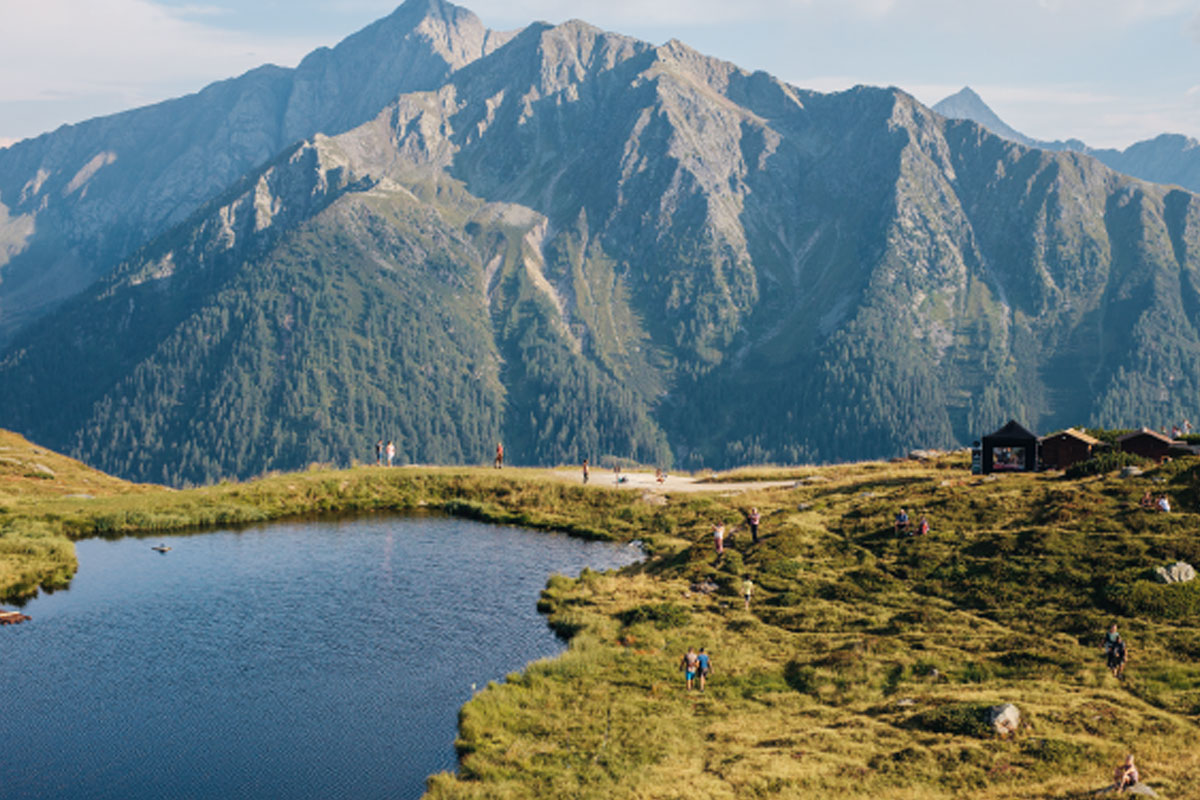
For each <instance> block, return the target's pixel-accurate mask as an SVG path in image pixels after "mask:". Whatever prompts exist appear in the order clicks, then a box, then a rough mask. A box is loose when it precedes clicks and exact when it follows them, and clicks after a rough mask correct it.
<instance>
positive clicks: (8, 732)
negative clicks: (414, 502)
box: [0, 517, 639, 800]
mask: <svg viewBox="0 0 1200 800" xmlns="http://www.w3.org/2000/svg"><path fill="white" fill-rule="evenodd" d="M159 541H160V540H159V539H153V540H149V539H120V540H115V541H104V540H88V541H83V542H80V543H79V544H78V546H77V547H78V554H79V574H78V575H77V576H76V577H75V579H74V581H73V582H72V584H71V588H70V590H69V591H62V592H56V593H55V594H52V595H46V596H42V597H40V598H38V599H36V600H34V601H33V602H31V603H29V604H28V605H27V606H26V607H25V609H24V612H25V613H27V614H30V615H31V616H32V617H33V621H32V622H26V623H24V624H22V625H16V626H8V627H5V628H0V664H3V673H2V676H0V680H2V681H3V685H2V687H0V797H3V798H25V797H28V798H113V799H114V800H117V799H118V798H119V799H120V800H136V799H137V798H276V797H278V798H285V797H286V798H333V797H355V798H409V797H418V796H420V794H421V793H422V792H423V790H424V782H425V778H426V776H428V775H429V774H431V773H433V772H437V771H440V770H451V769H454V768H455V766H456V759H455V754H454V746H453V743H454V737H455V734H456V730H457V728H456V726H457V713H458V709H459V707H460V706H461V705H462V704H463V703H464V702H466V701H467V700H468V699H470V697H471V685H472V684H473V683H474V684H477V685H478V686H479V687H480V688H482V687H483V686H484V685H485V684H486V683H487V682H488V681H489V680H500V679H503V677H504V676H505V675H506V674H507V673H509V672H512V671H514V670H518V669H520V668H521V667H522V666H524V665H525V664H526V663H528V662H529V661H531V660H533V659H536V658H541V657H544V656H549V655H553V654H555V653H558V652H560V651H561V650H562V647H563V645H562V643H561V642H559V641H558V640H557V639H556V638H555V636H554V635H553V634H552V633H551V632H550V631H549V629H548V628H547V627H546V622H545V619H544V618H543V617H542V616H540V615H539V614H538V613H537V611H536V608H535V604H536V602H537V596H538V592H539V591H540V590H541V589H542V588H543V587H544V586H545V583H546V578H547V577H548V576H549V575H550V574H551V573H552V572H560V573H563V574H569V575H576V574H578V572H579V571H580V570H581V569H582V568H583V567H585V566H589V567H592V568H593V569H607V568H610V567H615V566H621V565H624V564H627V563H630V562H632V561H634V560H636V559H637V558H638V557H639V553H638V552H637V550H636V549H635V548H633V547H630V546H628V545H612V544H604V543H596V542H584V541H580V540H576V539H571V538H568V537H566V536H562V535H555V534H547V533H539V532H532V531H526V530H521V529H516V528H505V527H499V526H490V525H483V524H479V523H473V522H468V521H462V520H454V519H444V518H436V517H434V518H425V517H416V518H394V517H386V518H378V517H375V518H368V519H356V520H351V521H337V522H304V523H295V524H274V525H270V526H263V527H258V528H250V529H242V530H238V531H222V532H216V533H205V534H199V535H191V536H174V537H166V538H163V539H161V541H163V542H165V543H166V544H168V545H170V546H171V548H172V550H171V552H169V553H166V554H159V553H156V552H153V551H152V550H151V549H150V547H151V545H156V544H158V543H159Z"/></svg>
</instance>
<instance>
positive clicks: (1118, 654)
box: [1108, 634, 1129, 680]
mask: <svg viewBox="0 0 1200 800" xmlns="http://www.w3.org/2000/svg"><path fill="white" fill-rule="evenodd" d="M1128 660H1129V652H1128V651H1127V650H1126V649H1125V640H1124V639H1122V638H1121V635H1120V634H1117V640H1116V641H1115V642H1113V646H1112V647H1111V648H1109V651H1108V668H1109V669H1111V670H1112V674H1113V677H1114V678H1116V679H1118V680H1120V679H1121V678H1123V677H1125V662H1126V661H1128Z"/></svg>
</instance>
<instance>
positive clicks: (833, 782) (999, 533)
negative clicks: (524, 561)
mask: <svg viewBox="0 0 1200 800" xmlns="http://www.w3.org/2000/svg"><path fill="white" fill-rule="evenodd" d="M965 467H966V464H965V461H964V460H962V459H954V458H951V459H946V460H942V461H940V462H937V463H934V464H929V465H920V464H914V463H906V464H894V465H893V464H887V465H884V464H860V465H851V466H844V467H831V468H825V469H820V470H804V471H797V472H796V473H795V474H796V475H800V476H806V477H802V478H801V483H800V485H798V486H797V487H796V488H794V489H788V490H782V491H772V492H767V493H760V494H755V495H743V496H737V497H734V498H717V497H702V498H679V499H678V501H677V500H676V498H671V500H670V503H669V505H668V506H667V507H666V508H664V509H662V515H663V517H664V518H669V519H670V520H671V523H670V524H668V525H664V526H663V527H664V528H667V529H669V530H671V531H672V533H674V534H675V535H677V536H681V537H683V538H685V539H687V540H689V544H688V546H687V547H685V548H684V549H683V550H681V551H679V552H678V553H672V554H669V555H664V556H662V557H659V558H654V559H651V560H649V561H648V562H646V563H645V564H644V565H641V566H640V567H636V568H633V569H629V570H626V571H625V573H623V574H621V575H619V576H614V575H595V574H585V575H584V576H582V577H581V578H580V579H578V580H570V579H567V578H561V577H559V578H555V579H553V580H552V581H551V583H550V584H549V586H548V588H547V590H546V591H545V593H544V595H543V597H542V600H541V606H542V608H543V610H545V611H547V612H549V613H550V620H551V622H552V624H553V625H555V626H556V627H558V628H559V629H560V630H562V631H564V632H565V633H566V634H574V636H573V638H572V640H571V647H570V650H569V651H568V653H567V654H566V655H564V656H563V657H562V658H559V659H556V660H553V661H549V662H545V663H539V664H536V665H534V666H532V667H531V668H530V669H529V670H528V671H527V672H526V673H524V674H522V675H510V676H509V678H508V681H507V682H505V683H503V684H496V685H492V686H489V687H488V689H487V690H486V691H483V692H481V693H480V694H479V695H478V696H477V697H476V698H475V699H474V700H473V701H471V702H470V703H468V704H467V706H466V707H465V708H464V710H463V712H462V715H461V738H460V741H459V748H460V752H461V753H462V755H463V764H462V769H461V770H460V773H459V775H457V776H454V775H449V774H443V775H438V776H435V777H434V778H433V779H432V780H431V782H430V794H431V796H432V797H434V798H450V797H455V798H457V797H493V798H494V797H596V798H600V797H638V798H650V797H664V798H666V797H706V798H707V797H717V798H720V797H727V798H745V797H797V798H799V797H862V798H868V797H869V798H956V797H979V798H1024V797H1059V798H1068V797H1079V798H1082V797H1085V796H1090V794H1091V792H1092V791H1094V790H1096V789H1099V788H1101V787H1103V786H1104V785H1105V784H1106V783H1107V782H1108V781H1109V780H1110V776H1111V770H1112V767H1113V766H1114V765H1115V764H1116V763H1117V761H1118V760H1119V758H1121V757H1122V756H1123V755H1124V753H1125V752H1134V753H1136V754H1137V755H1138V756H1139V763H1140V764H1141V765H1142V770H1143V774H1144V775H1145V777H1146V778H1148V779H1149V782H1150V783H1151V785H1153V786H1154V787H1156V789H1157V790H1158V791H1159V793H1160V794H1161V795H1163V796H1167V797H1200V782H1198V781H1197V779H1196V774H1197V769H1198V768H1200V747H1197V746H1196V742H1197V734H1198V733H1200V727H1198V725H1197V723H1198V721H1200V665H1198V664H1197V658H1200V615H1198V614H1197V608H1198V607H1197V600H1198V599H1200V591H1198V588H1200V587H1197V586H1196V585H1195V583H1193V584H1187V585H1182V586H1169V587H1168V586H1160V585H1158V584H1155V583H1153V582H1152V581H1151V580H1150V579H1149V574H1148V573H1149V571H1150V569H1151V568H1152V567H1153V566H1156V565H1159V564H1165V563H1170V562H1173V561H1175V560H1176V559H1180V558H1182V559H1185V560H1188V561H1190V562H1191V563H1193V564H1196V563H1198V562H1200V537H1198V536H1197V535H1196V528H1197V521H1198V519H1197V516H1196V515H1195V514H1194V513H1192V509H1194V508H1195V507H1196V506H1195V501H1196V486H1197V482H1196V472H1197V468H1196V467H1195V465H1194V463H1188V462H1177V463H1175V464H1172V465H1168V466H1165V467H1162V468H1159V469H1157V470H1155V471H1153V472H1151V473H1148V475H1147V476H1146V477H1143V478H1135V479H1120V478H1118V477H1116V476H1115V475H1110V476H1107V477H1101V478H1098V479H1089V480H1085V481H1067V480H1064V479H1062V478H1061V477H1059V476H1055V475H1045V476H1037V477H1028V476H1007V477H1004V478H998V479H995V480H992V479H984V478H980V477H971V476H969V475H968V474H967V472H966V469H965ZM785 472H786V471H779V470H772V471H771V475H772V477H777V476H779V475H780V474H783V473H785ZM759 476H760V475H758V474H757V473H756V477H759ZM1147 488H1153V489H1154V490H1156V491H1166V492H1167V493H1169V494H1171V495H1172V496H1173V497H1174V499H1175V501H1176V505H1177V506H1180V507H1182V508H1184V509H1186V511H1185V512H1184V513H1176V514H1171V515H1165V514H1157V513H1153V512H1146V511H1142V510H1141V509H1139V508H1138V503H1137V501H1138V499H1139V498H1140V496H1141V494H1142V493H1143V492H1144V491H1145V490H1146V489H1147ZM677 503H678V504H677ZM734 504H736V506H737V507H738V508H747V507H749V506H750V505H751V504H755V505H757V506H758V507H759V508H760V509H761V510H763V511H764V517H765V518H764V523H763V533H764V537H763V539H762V541H761V542H760V543H759V544H758V545H757V546H753V545H750V543H749V542H748V537H747V535H746V533H745V532H744V531H739V532H737V533H736V534H735V536H734V543H733V545H734V552H733V553H732V554H729V555H727V556H726V558H725V559H724V561H723V563H721V564H719V565H717V564H714V557H713V554H712V547H711V542H710V538H709V535H708V530H709V528H708V526H707V525H706V524H705V522H706V521H707V520H709V519H712V518H715V517H718V516H721V517H724V518H725V519H726V520H727V521H728V522H731V523H732V522H734V521H735V520H736V519H737V518H738V515H737V512H736V510H735V509H734V507H733V506H734ZM901 505H904V506H906V507H907V508H908V509H909V512H910V515H912V517H913V519H914V520H916V519H917V518H918V517H919V515H920V514H928V516H929V518H930V520H931V523H932V525H933V531H932V533H931V534H930V535H929V536H926V537H922V538H917V537H913V538H910V537H902V538H897V537H896V536H895V534H894V532H893V531H892V529H891V520H892V516H893V514H894V513H895V511H896V510H897V509H898V508H899V507H900V506H901ZM685 509H687V510H686V511H685ZM743 576H749V577H751V578H752V580H753V581H754V582H755V584H756V586H757V587H758V588H757V591H756V594H755V598H754V602H753V605H752V608H751V610H750V611H749V612H747V611H745V610H744V609H743V607H742V603H741V600H740V597H739V596H738V593H739V591H740V587H741V582H742V578H743ZM706 580H708V581H712V582H714V583H716V584H717V585H718V586H719V587H720V588H719V591H718V592H717V593H715V594H712V595H707V594H704V593H700V592H697V591H695V590H694V589H692V587H693V586H694V585H696V584H699V583H701V582H703V581H706ZM1113 621H1116V622H1118V623H1119V624H1120V626H1121V630H1122V631H1123V633H1124V634H1125V636H1126V637H1127V638H1128V640H1129V641H1130V647H1131V659H1130V666H1129V671H1128V672H1127V679H1126V680H1125V681H1124V682H1120V681H1117V680H1116V679H1114V678H1113V677H1112V676H1111V675H1110V674H1109V673H1108V671H1107V670H1106V669H1105V668H1104V664H1103V662H1102V659H1101V656H1100V653H1099V647H1098V645H1099V642H1100V638H1101V636H1102V634H1103V632H1104V631H1105V630H1106V628H1107V626H1108V625H1109V624H1110V623H1111V622H1113ZM691 645H695V646H706V647H708V649H709V650H710V651H711V652H712V654H713V658H714V663H715V666H716V669H715V674H714V675H713V679H712V683H711V685H710V688H709V690H708V691H707V692H706V693H705V694H704V695H700V694H698V693H690V694H689V693H687V692H686V691H685V690H684V688H683V685H682V683H683V682H682V676H681V673H680V671H679V668H678V665H679V660H680V657H681V656H682V654H683V652H684V651H685V650H686V648H687V647H688V646H691ZM1003 702H1013V703H1016V704H1017V705H1018V707H1019V708H1020V709H1021V711H1022V714H1023V717H1024V726H1023V727H1022V729H1021V731H1020V732H1019V734H1018V735H1017V736H1015V737H1013V738H1009V739H999V738H997V737H996V736H994V735H993V734H991V733H989V732H988V730H987V726H986V725H985V724H984V714H985V713H986V709H987V707H989V706H992V705H996V704H999V703H1003Z"/></svg>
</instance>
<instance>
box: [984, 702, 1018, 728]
mask: <svg viewBox="0 0 1200 800" xmlns="http://www.w3.org/2000/svg"><path fill="white" fill-rule="evenodd" d="M988 722H989V723H990V724H991V726H992V728H993V729H994V730H995V731H996V733H997V734H999V735H1000V736H1006V735H1008V734H1013V733H1016V732H1017V728H1019V727H1020V726H1021V712H1020V710H1019V709H1018V708H1017V707H1016V706H1015V705H1013V704H1012V703H1004V704H1002V705H998V706H992V707H991V708H989V709H988Z"/></svg>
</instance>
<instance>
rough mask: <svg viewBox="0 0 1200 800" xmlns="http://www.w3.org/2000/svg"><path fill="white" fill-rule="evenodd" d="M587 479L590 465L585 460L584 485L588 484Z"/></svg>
mask: <svg viewBox="0 0 1200 800" xmlns="http://www.w3.org/2000/svg"><path fill="white" fill-rule="evenodd" d="M587 479H588V463H587V459H586V458H585V459H584V460H583V482H584V484H587Z"/></svg>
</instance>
